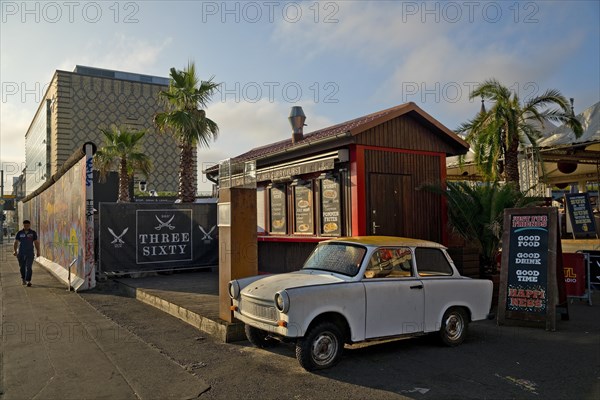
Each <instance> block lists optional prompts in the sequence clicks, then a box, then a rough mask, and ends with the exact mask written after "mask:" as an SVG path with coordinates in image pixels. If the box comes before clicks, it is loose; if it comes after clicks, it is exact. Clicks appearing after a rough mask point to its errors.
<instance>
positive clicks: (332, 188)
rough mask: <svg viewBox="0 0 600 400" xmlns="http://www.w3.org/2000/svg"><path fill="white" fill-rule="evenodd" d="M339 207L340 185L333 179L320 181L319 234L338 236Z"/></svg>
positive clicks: (339, 224)
mask: <svg viewBox="0 0 600 400" xmlns="http://www.w3.org/2000/svg"><path fill="white" fill-rule="evenodd" d="M341 215H342V213H341V207H340V183H339V182H338V181H337V179H335V178H329V179H323V180H321V234H322V235H323V236H340V235H341V234H342V218H341Z"/></svg>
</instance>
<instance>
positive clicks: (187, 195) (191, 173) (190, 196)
mask: <svg viewBox="0 0 600 400" xmlns="http://www.w3.org/2000/svg"><path fill="white" fill-rule="evenodd" d="M179 147H180V150H181V153H180V159H179V194H178V198H179V199H180V200H181V202H182V203H193V202H194V201H195V200H196V163H195V162H194V161H195V160H194V153H193V152H194V146H193V145H190V144H185V143H182V144H180V145H179Z"/></svg>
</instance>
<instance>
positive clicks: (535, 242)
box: [506, 215, 548, 313]
mask: <svg viewBox="0 0 600 400" xmlns="http://www.w3.org/2000/svg"><path fill="white" fill-rule="evenodd" d="M509 235H510V244H509V249H510V250H509V254H508V265H509V268H508V277H507V279H508V291H507V298H506V309H507V310H509V311H523V312H528V313H545V312H546V305H547V300H548V295H547V294H548V276H547V275H548V274H547V271H548V216H547V215H511V216H510V232H509Z"/></svg>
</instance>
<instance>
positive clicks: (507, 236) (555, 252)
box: [498, 207, 566, 331]
mask: <svg viewBox="0 0 600 400" xmlns="http://www.w3.org/2000/svg"><path fill="white" fill-rule="evenodd" d="M557 221H558V210H557V209H556V208H554V207H535V208H517V209H506V210H504V235H503V238H502V243H503V249H502V266H501V276H500V294H499V297H498V300H499V303H498V323H499V324H501V325H502V324H506V325H518V324H519V322H518V321H526V322H527V323H525V325H531V324H533V325H545V327H546V329H547V330H552V331H553V330H555V329H556V306H557V304H558V302H559V295H561V296H560V297H565V299H566V294H565V295H564V296H563V294H564V293H566V292H565V286H564V272H563V271H562V254H559V253H561V251H560V250H561V247H560V238H559V237H558V234H557V232H558V230H557ZM561 277H562V279H561ZM559 285H561V286H560V287H559ZM565 303H566V302H565ZM565 306H566V304H565Z"/></svg>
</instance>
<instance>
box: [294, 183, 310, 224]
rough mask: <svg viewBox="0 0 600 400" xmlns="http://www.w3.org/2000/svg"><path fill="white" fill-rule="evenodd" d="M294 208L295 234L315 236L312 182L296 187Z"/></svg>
mask: <svg viewBox="0 0 600 400" xmlns="http://www.w3.org/2000/svg"><path fill="white" fill-rule="evenodd" d="M294 207H295V214H294V215H295V224H294V233H302V234H313V233H314V222H313V196H312V182H304V183H300V184H298V185H296V186H295V187H294Z"/></svg>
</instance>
